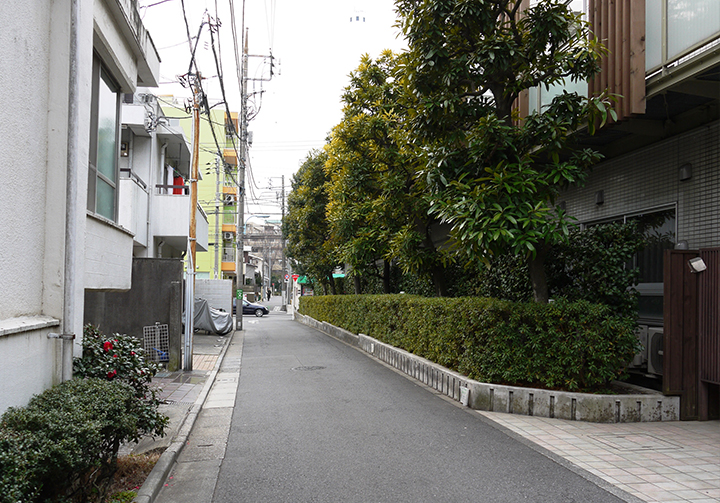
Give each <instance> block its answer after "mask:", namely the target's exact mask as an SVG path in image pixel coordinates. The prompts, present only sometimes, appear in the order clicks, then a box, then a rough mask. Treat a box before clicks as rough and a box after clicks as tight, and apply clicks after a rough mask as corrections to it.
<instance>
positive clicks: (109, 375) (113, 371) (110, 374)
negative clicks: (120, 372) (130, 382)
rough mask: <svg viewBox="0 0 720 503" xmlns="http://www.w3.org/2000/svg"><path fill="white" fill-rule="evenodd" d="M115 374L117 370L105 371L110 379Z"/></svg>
mask: <svg viewBox="0 0 720 503" xmlns="http://www.w3.org/2000/svg"><path fill="white" fill-rule="evenodd" d="M116 375H117V370H111V371H110V372H108V373H107V376H108V379H112V378H113V377H115V376H116Z"/></svg>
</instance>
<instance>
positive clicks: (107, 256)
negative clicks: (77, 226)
mask: <svg viewBox="0 0 720 503" xmlns="http://www.w3.org/2000/svg"><path fill="white" fill-rule="evenodd" d="M132 248H133V235H132V233H130V232H129V231H127V230H124V229H122V228H121V227H119V226H117V225H114V224H112V223H111V222H108V221H106V220H105V219H103V218H100V217H95V216H90V215H88V217H87V227H86V234H85V288H86V289H88V290H129V289H130V286H131V278H132Z"/></svg>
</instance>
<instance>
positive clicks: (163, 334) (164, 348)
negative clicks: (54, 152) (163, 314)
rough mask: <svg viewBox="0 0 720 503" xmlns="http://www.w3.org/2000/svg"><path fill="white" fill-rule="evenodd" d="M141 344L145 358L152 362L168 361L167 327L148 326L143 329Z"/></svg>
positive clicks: (158, 325)
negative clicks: (142, 343)
mask: <svg viewBox="0 0 720 503" xmlns="http://www.w3.org/2000/svg"><path fill="white" fill-rule="evenodd" d="M143 342H144V348H145V357H146V358H147V359H148V360H150V361H154V362H167V361H168V360H169V359H170V356H169V351H170V341H169V335H168V326H167V325H160V324H159V323H156V324H155V325H150V326H148V327H143Z"/></svg>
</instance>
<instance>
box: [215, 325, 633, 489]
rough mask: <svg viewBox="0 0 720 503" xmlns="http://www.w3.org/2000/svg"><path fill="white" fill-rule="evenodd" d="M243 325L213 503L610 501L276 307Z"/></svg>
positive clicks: (510, 439) (540, 456)
mask: <svg viewBox="0 0 720 503" xmlns="http://www.w3.org/2000/svg"><path fill="white" fill-rule="evenodd" d="M244 328H245V331H246V332H245V340H244V347H243V356H242V370H241V374H240V382H239V387H238V394H237V400H236V403H235V409H234V411H233V415H232V425H231V429H230V435H229V438H228V441H227V442H228V443H227V447H226V451H225V456H224V459H223V460H222V464H221V466H220V473H219V478H218V481H217V485H216V486H215V494H214V497H213V502H214V503H231V502H232V503H237V502H274V503H275V502H277V503H279V502H332V503H337V502H363V503H367V502H405V501H407V502H470V501H474V502H475V501H477V502H498V503H500V502H552V503H560V502H583V503H592V502H598V503H600V502H602V503H609V502H617V501H622V500H621V499H618V498H617V497H616V496H614V495H613V494H611V493H609V492H607V491H605V490H604V489H602V488H600V487H599V486H597V485H595V484H594V483H592V482H590V481H589V480H587V479H585V478H583V477H581V476H580V475H578V474H577V473H575V471H572V470H570V469H568V468H567V467H565V466H563V465H562V464H560V463H558V462H556V461H555V460H553V459H551V458H549V457H547V456H545V455H543V454H541V453H540V452H538V451H536V450H534V449H531V448H530V447H528V446H527V445H526V444H524V443H521V442H520V441H518V440H516V439H515V438H513V437H511V436H509V435H507V434H506V433H505V432H503V431H502V430H500V429H498V428H495V427H493V426H492V425H490V424H488V423H487V422H486V421H484V420H483V419H482V418H481V417H480V416H479V415H477V414H475V413H473V412H472V411H469V409H464V408H461V407H458V406H457V405H454V404H452V403H450V402H448V400H447V399H444V398H442V397H440V396H438V395H437V394H435V393H433V392H432V391H431V390H429V389H428V388H427V387H425V386H423V385H421V384H419V383H414V382H412V381H411V380H409V379H407V378H406V377H404V376H401V375H400V374H398V373H396V372H395V371H393V370H391V369H390V368H388V367H386V366H384V365H382V364H381V363H378V362H376V361H375V360H373V359H371V358H369V357H367V356H366V355H364V354H362V353H360V352H359V351H357V350H355V349H353V348H351V347H349V346H347V345H345V344H343V343H341V342H339V341H336V340H335V339H332V338H330V337H328V336H326V335H324V334H321V333H319V332H317V331H315V330H312V329H310V328H308V327H306V326H304V325H301V324H299V323H296V322H293V321H291V319H290V317H289V316H287V315H286V314H284V313H271V314H270V315H269V316H265V317H263V318H257V319H254V318H251V317H245V327H244Z"/></svg>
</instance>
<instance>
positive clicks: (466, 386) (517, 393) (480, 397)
mask: <svg viewBox="0 0 720 503" xmlns="http://www.w3.org/2000/svg"><path fill="white" fill-rule="evenodd" d="M293 319H294V320H295V321H297V322H299V323H302V324H304V325H307V326H309V327H312V328H314V329H316V330H319V331H320V332H323V333H325V334H327V335H329V336H331V337H334V338H336V339H338V340H340V341H343V342H345V343H347V344H349V345H351V346H354V347H356V348H358V349H359V350H360V351H363V352H364V353H366V354H367V355H369V356H370V357H372V358H375V359H377V360H379V361H381V362H384V363H386V364H388V365H389V366H390V367H393V368H395V369H397V370H398V371H400V372H402V373H403V374H406V375H408V376H410V377H412V378H413V379H415V380H417V381H419V382H421V383H423V384H425V385H427V386H430V387H431V388H433V389H435V390H436V391H438V392H439V393H441V394H443V395H446V396H448V397H449V398H451V399H453V400H456V401H458V402H461V403H462V404H463V405H464V406H467V407H469V408H471V409H474V410H481V411H489V412H503V413H508V414H519V415H526V416H538V417H548V418H555V419H566V420H571V421H587V422H592V423H635V422H658V421H677V420H678V419H679V412H678V411H679V410H680V399H679V397H677V396H665V395H662V394H660V393H656V392H652V393H648V394H635V393H634V394H625V395H603V394H590V393H579V392H570V391H552V390H544V389H536V388H525V387H519V386H508V385H502V384H491V383H484V382H479V381H476V380H474V379H470V378H468V377H467V376H464V375H462V374H459V373H458V372H455V371H452V370H450V369H448V368H446V367H443V366H442V365H439V364H437V363H435V362H431V361H429V360H426V359H425V358H422V357H420V356H417V355H415V354H412V353H409V352H407V351H405V350H403V349H400V348H396V347H394V346H391V345H390V344H386V343H384V342H381V341H379V340H377V339H374V338H372V337H369V336H367V335H364V334H354V333H352V332H349V331H347V330H345V329H342V328H339V327H336V326H334V325H331V324H330V323H327V322H324V321H322V322H321V321H317V320H315V319H314V318H311V317H310V316H306V315H303V314H300V313H293ZM635 391H637V390H635Z"/></svg>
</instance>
